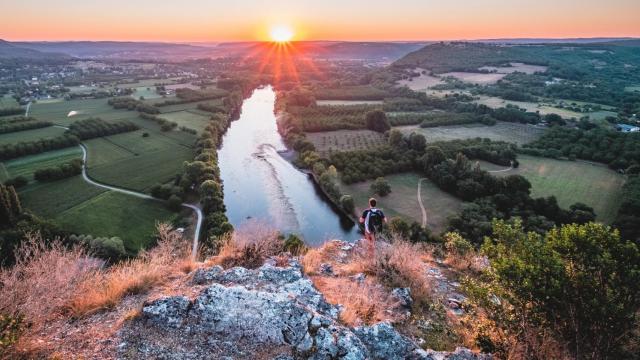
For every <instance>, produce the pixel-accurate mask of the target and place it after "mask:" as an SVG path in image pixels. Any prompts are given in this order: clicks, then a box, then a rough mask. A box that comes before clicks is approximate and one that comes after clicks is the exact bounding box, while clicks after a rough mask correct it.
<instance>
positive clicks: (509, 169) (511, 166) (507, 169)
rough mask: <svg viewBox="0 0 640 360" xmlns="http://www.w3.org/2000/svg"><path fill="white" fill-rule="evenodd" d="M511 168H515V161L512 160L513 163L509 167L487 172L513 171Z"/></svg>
mask: <svg viewBox="0 0 640 360" xmlns="http://www.w3.org/2000/svg"><path fill="white" fill-rule="evenodd" d="M511 170H513V161H512V162H511V165H509V167H508V168H506V169H501V170H488V171H487V172H490V173H499V172H507V171H511Z"/></svg>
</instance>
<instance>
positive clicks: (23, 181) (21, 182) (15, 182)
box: [4, 175, 29, 189]
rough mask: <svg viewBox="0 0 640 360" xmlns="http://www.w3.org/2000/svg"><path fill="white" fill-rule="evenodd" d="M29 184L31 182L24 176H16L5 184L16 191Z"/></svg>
mask: <svg viewBox="0 0 640 360" xmlns="http://www.w3.org/2000/svg"><path fill="white" fill-rule="evenodd" d="M28 183H29V180H28V179H27V178H26V177H24V176H22V175H20V176H16V177H14V178H11V179H9V180H7V181H5V182H4V184H5V185H6V186H13V187H14V188H16V189H18V188H21V187H23V186H25V185H27V184H28Z"/></svg>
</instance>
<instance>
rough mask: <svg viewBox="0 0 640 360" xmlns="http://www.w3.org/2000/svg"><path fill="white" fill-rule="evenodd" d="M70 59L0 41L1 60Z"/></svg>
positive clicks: (61, 55)
mask: <svg viewBox="0 0 640 360" xmlns="http://www.w3.org/2000/svg"><path fill="white" fill-rule="evenodd" d="M68 57H69V56H66V55H63V54H58V53H50V52H42V51H38V50H34V49H29V48H24V47H21V46H17V45H16V44H15V43H11V42H8V41H5V40H0V59H33V60H47V59H50V60H62V59H66V58H68Z"/></svg>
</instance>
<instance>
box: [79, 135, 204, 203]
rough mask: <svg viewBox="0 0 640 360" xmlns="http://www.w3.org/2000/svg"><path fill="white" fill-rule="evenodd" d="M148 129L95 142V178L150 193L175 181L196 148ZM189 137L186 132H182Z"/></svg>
mask: <svg viewBox="0 0 640 360" xmlns="http://www.w3.org/2000/svg"><path fill="white" fill-rule="evenodd" d="M144 132H145V131H144V130H138V131H133V132H129V133H124V134H118V135H113V136H108V137H104V138H98V139H92V140H89V141H87V142H85V144H86V146H87V150H88V159H89V160H88V164H87V170H88V174H89V176H91V177H92V178H94V179H96V180H98V181H101V182H104V183H107V184H111V185H117V186H121V187H125V188H128V189H132V190H137V191H146V190H148V189H149V188H150V187H151V186H153V185H155V184H156V183H165V182H168V181H171V180H172V179H173V178H174V177H175V175H176V174H179V173H180V172H181V170H182V163H183V161H186V160H191V159H192V158H193V149H191V148H190V147H188V146H185V145H181V144H180V143H179V142H177V141H176V140H175V139H172V138H169V137H166V136H163V135H162V134H161V133H156V132H148V133H149V136H148V137H143V136H142V134H143V133H144ZM182 134H185V135H188V134H186V133H182Z"/></svg>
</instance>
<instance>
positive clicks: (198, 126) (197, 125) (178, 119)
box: [160, 110, 211, 132]
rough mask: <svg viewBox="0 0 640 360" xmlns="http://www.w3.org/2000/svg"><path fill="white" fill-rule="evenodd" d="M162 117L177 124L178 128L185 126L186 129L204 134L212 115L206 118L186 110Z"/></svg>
mask: <svg viewBox="0 0 640 360" xmlns="http://www.w3.org/2000/svg"><path fill="white" fill-rule="evenodd" d="M205 114H206V113H205ZM160 117H161V118H163V119H166V120H168V121H173V122H175V123H177V124H178V127H181V126H184V127H186V128H189V129H193V130H196V131H198V132H202V131H203V130H204V128H205V127H207V125H208V124H209V118H210V117H211V114H209V115H208V116H205V115H200V114H199V113H196V112H192V110H185V111H176V112H171V113H166V114H162V115H160Z"/></svg>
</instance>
